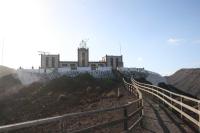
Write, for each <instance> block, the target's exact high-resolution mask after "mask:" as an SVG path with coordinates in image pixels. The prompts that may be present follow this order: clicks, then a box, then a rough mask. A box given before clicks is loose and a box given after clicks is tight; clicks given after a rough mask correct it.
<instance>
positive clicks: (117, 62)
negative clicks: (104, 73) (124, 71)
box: [116, 58, 119, 67]
mask: <svg viewBox="0 0 200 133" xmlns="http://www.w3.org/2000/svg"><path fill="white" fill-rule="evenodd" d="M118 66H119V59H118V58H116V67H118Z"/></svg>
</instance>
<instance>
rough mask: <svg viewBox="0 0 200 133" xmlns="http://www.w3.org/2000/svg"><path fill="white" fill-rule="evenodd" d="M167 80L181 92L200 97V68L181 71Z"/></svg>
mask: <svg viewBox="0 0 200 133" xmlns="http://www.w3.org/2000/svg"><path fill="white" fill-rule="evenodd" d="M166 78H167V81H168V83H169V84H171V85H173V86H175V87H176V88H178V89H180V90H181V91H183V92H185V93H189V94H191V95H193V96H197V97H200V68H193V69H180V70H178V71H177V72H175V73H174V74H173V75H171V76H168V77H166Z"/></svg>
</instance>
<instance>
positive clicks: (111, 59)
mask: <svg viewBox="0 0 200 133" xmlns="http://www.w3.org/2000/svg"><path fill="white" fill-rule="evenodd" d="M110 64H111V66H112V67H113V58H110Z"/></svg>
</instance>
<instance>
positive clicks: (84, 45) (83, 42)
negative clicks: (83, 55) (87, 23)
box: [80, 39, 89, 48]
mask: <svg viewBox="0 0 200 133" xmlns="http://www.w3.org/2000/svg"><path fill="white" fill-rule="evenodd" d="M88 40H89V39H83V40H82V41H81V43H80V48H86V47H87V42H88Z"/></svg>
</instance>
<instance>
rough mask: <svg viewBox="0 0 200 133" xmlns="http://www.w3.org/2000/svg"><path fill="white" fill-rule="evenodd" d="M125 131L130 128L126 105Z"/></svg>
mask: <svg viewBox="0 0 200 133" xmlns="http://www.w3.org/2000/svg"><path fill="white" fill-rule="evenodd" d="M124 118H125V119H124V131H127V130H128V113H127V108H126V107H124Z"/></svg>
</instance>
